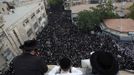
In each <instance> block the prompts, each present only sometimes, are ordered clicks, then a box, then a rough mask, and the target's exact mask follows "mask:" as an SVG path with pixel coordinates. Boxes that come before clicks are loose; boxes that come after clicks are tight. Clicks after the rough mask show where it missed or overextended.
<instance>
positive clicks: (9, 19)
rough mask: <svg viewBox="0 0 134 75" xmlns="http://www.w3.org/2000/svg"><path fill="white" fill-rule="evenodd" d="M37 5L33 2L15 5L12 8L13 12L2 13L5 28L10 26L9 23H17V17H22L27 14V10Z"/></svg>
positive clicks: (31, 9)
mask: <svg viewBox="0 0 134 75" xmlns="http://www.w3.org/2000/svg"><path fill="white" fill-rule="evenodd" d="M37 6H38V3H33V4H30V5H25V6H21V7H17V8H15V10H14V12H15V13H11V14H8V15H4V16H3V17H4V20H5V28H7V27H10V26H11V25H14V24H15V23H17V21H18V20H19V19H22V18H23V17H24V16H26V15H28V14H29V12H31V11H33V9H35V8H37ZM22 20H23V19H22ZM19 21H21V20H19Z"/></svg>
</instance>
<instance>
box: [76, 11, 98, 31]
mask: <svg viewBox="0 0 134 75" xmlns="http://www.w3.org/2000/svg"><path fill="white" fill-rule="evenodd" d="M99 23H100V18H99V17H98V15H96V14H95V13H93V12H92V11H87V10H85V11H81V12H80V13H79V14H78V27H79V29H80V30H83V31H91V30H93V29H94V28H95V27H96V26H97V25H98V24H99Z"/></svg>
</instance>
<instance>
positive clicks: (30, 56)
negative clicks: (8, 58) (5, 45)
mask: <svg viewBox="0 0 134 75" xmlns="http://www.w3.org/2000/svg"><path fill="white" fill-rule="evenodd" d="M20 49H22V50H23V53H22V54H21V55H19V56H17V57H15V58H14V59H13V61H12V62H11V64H10V69H9V71H11V73H13V74H14V75H44V73H46V72H47V71H48V67H47V66H46V64H45V63H44V61H43V59H42V58H41V57H39V56H35V53H36V50H38V48H37V41H36V40H28V41H25V42H24V45H22V46H20Z"/></svg>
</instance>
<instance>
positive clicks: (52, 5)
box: [48, 0, 63, 10]
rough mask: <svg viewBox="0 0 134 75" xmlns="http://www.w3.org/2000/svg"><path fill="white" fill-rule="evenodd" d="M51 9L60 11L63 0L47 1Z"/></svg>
mask: <svg viewBox="0 0 134 75" xmlns="http://www.w3.org/2000/svg"><path fill="white" fill-rule="evenodd" d="M48 5H49V6H50V8H51V9H54V10H60V9H61V8H62V6H63V0H48Z"/></svg>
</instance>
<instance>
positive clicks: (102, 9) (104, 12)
mask: <svg viewBox="0 0 134 75" xmlns="http://www.w3.org/2000/svg"><path fill="white" fill-rule="evenodd" d="M91 9H92V10H93V12H95V13H97V14H99V16H100V19H101V20H103V19H108V18H118V15H117V14H116V13H114V11H115V9H116V8H115V7H114V6H113V5H112V1H111V0H109V1H108V2H106V3H103V4H99V5H97V6H96V7H92V8H91Z"/></svg>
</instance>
